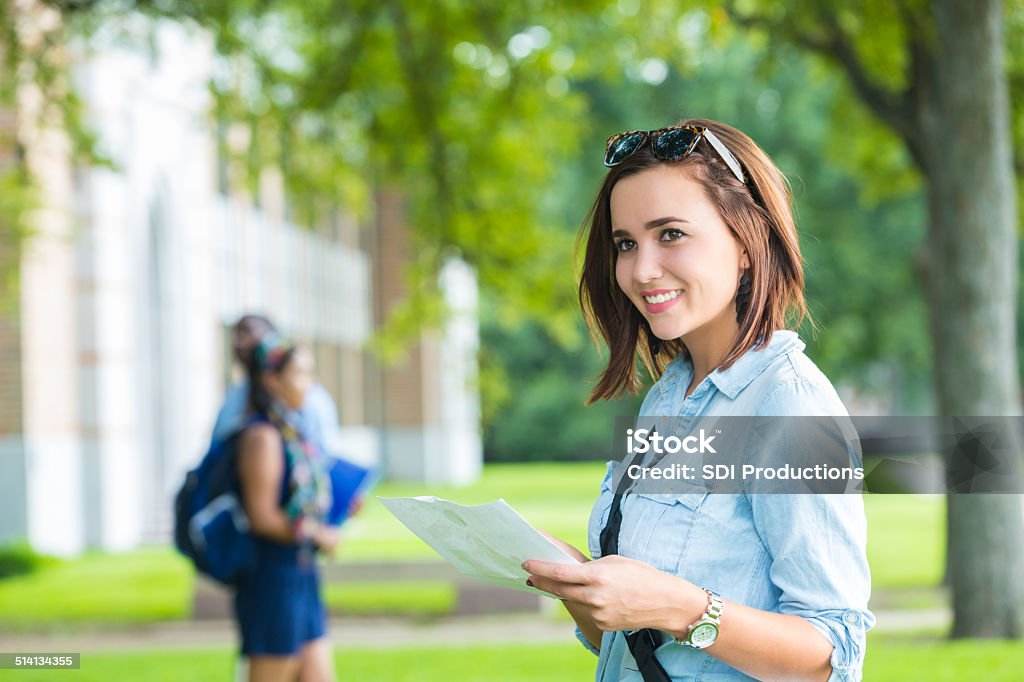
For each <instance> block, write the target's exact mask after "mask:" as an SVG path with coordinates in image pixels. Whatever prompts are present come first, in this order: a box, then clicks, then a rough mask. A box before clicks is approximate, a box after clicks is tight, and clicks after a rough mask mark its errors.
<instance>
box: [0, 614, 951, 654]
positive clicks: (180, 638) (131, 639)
mask: <svg viewBox="0 0 1024 682" xmlns="http://www.w3.org/2000/svg"><path fill="white" fill-rule="evenodd" d="M875 615H876V616H877V618H878V625H877V626H876V627H875V631H876V632H885V633H890V632H907V631H913V630H923V629H935V628H937V627H941V628H948V627H949V624H950V623H951V621H952V615H951V613H950V611H949V609H946V608H941V609H928V610H921V611H879V612H877V613H876V614H875ZM330 633H331V641H332V643H333V645H334V647H335V648H336V649H393V648H403V647H419V646H423V647H461V646H465V645H467V644H471V645H487V644H493V645H496V646H497V645H502V644H507V643H510V642H517V643H535V644H556V643H558V642H566V643H568V642H572V641H575V640H574V637H573V625H572V623H571V622H569V621H567V620H555V619H552V618H551V617H545V616H542V615H538V614H503V615H487V616H452V617H446V618H441V619H435V620H429V621H421V622H417V621H413V620H410V619H406V618H401V619H400V618H365V617H363V618H356V617H352V618H337V619H333V620H332V621H331V626H330ZM235 646H237V639H236V634H235V626H234V623H233V622H231V621H230V620H214V621H180V622H168V623H160V624H155V625H149V626H142V627H139V628H137V629H134V630H111V631H102V630H95V631H83V632H76V633H67V632H60V633H52V634H18V635H12V634H0V651H76V652H85V651H133V650H153V649H207V648H214V649H225V648H232V647H235Z"/></svg>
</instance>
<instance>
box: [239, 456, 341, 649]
mask: <svg viewBox="0 0 1024 682" xmlns="http://www.w3.org/2000/svg"><path fill="white" fill-rule="evenodd" d="M281 456H282V457H284V458H285V471H284V476H283V477H282V479H281V495H280V502H279V504H280V506H281V507H284V505H285V502H286V501H287V498H288V482H289V480H290V478H291V469H292V468H291V465H290V463H289V462H288V457H287V455H286V454H285V453H284V452H283V448H282V453H281ZM254 537H255V539H256V551H257V557H258V560H257V562H256V566H255V568H254V569H253V570H251V571H249V572H248V573H246V574H245V575H244V576H243V577H242V579H241V580H240V581H239V583H238V588H237V591H236V592H235V603H234V606H235V619H236V621H237V622H238V629H239V632H240V634H241V637H242V655H243V656H294V655H297V654H298V653H299V652H300V651H301V649H302V647H303V645H305V644H307V643H308V642H311V641H313V640H315V639H319V638H320V637H322V636H324V634H325V633H326V631H327V626H326V623H327V617H326V612H325V610H324V605H323V601H322V600H321V598H320V575H319V571H318V570H317V565H316V560H315V555H314V553H313V547H312V546H310V545H306V546H304V547H302V546H299V545H282V544H279V543H277V542H274V541H273V540H268V539H267V538H263V537H260V536H254Z"/></svg>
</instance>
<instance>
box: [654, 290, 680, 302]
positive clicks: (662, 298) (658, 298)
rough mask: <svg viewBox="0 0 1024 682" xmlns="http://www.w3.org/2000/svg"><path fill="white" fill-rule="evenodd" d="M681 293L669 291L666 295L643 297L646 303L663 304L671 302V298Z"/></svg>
mask: <svg viewBox="0 0 1024 682" xmlns="http://www.w3.org/2000/svg"><path fill="white" fill-rule="evenodd" d="M681 293H683V290H682V289H676V290H675V291H670V292H668V293H667V294H658V295H657V296H644V300H645V301H647V302H648V303H664V302H665V301H671V300H672V299H673V298H675V297H676V296H678V295H679V294H681Z"/></svg>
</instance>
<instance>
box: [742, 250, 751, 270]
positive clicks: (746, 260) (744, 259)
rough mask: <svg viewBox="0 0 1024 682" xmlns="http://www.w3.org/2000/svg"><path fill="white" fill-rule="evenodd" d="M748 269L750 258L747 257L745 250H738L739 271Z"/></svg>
mask: <svg viewBox="0 0 1024 682" xmlns="http://www.w3.org/2000/svg"><path fill="white" fill-rule="evenodd" d="M749 269H750V258H748V257H747V250H746V249H740V270H749Z"/></svg>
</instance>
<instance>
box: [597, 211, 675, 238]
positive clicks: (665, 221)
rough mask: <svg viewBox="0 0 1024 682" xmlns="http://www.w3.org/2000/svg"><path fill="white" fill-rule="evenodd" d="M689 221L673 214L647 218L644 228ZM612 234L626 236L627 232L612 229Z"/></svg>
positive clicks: (650, 228)
mask: <svg viewBox="0 0 1024 682" xmlns="http://www.w3.org/2000/svg"><path fill="white" fill-rule="evenodd" d="M689 222H690V221H689V220H687V219H686V218H677V217H675V216H671V215H669V216H665V217H664V218H655V219H654V220H648V221H647V222H646V223H644V229H645V230H653V229H654V228H656V227H661V226H662V225H668V224H669V223H687V224H689ZM612 236H613V237H628V236H629V232H628V231H627V230H614V231H613V232H612Z"/></svg>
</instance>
